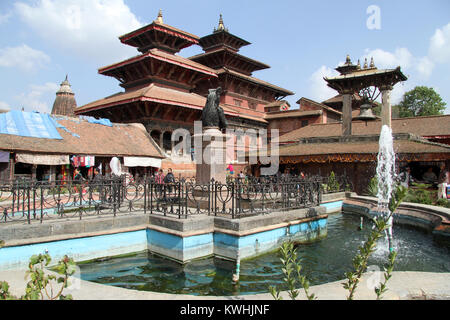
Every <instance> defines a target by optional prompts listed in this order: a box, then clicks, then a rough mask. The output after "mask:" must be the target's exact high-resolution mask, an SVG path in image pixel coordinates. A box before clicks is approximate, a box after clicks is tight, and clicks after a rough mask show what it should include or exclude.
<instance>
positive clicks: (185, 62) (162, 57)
mask: <svg viewBox="0 0 450 320" xmlns="http://www.w3.org/2000/svg"><path fill="white" fill-rule="evenodd" d="M146 59H156V60H159V61H163V62H167V63H170V64H175V65H179V66H181V67H183V68H187V69H190V70H193V71H197V72H201V73H204V74H207V75H209V76H212V77H217V74H216V71H215V70H214V69H211V68H209V67H207V66H204V65H202V64H199V63H197V62H195V61H192V60H189V59H186V58H183V57H181V56H176V55H171V54H168V53H165V52H162V51H160V50H158V49H152V50H150V51H148V52H147V53H144V54H141V55H138V56H134V57H132V58H129V59H127V60H124V61H121V62H118V63H115V64H111V65H108V66H105V67H102V68H99V69H98V73H99V74H103V75H108V74H107V73H108V72H110V71H114V70H118V69H120V68H126V67H127V66H128V65H130V64H132V63H136V62H141V61H143V60H146Z"/></svg>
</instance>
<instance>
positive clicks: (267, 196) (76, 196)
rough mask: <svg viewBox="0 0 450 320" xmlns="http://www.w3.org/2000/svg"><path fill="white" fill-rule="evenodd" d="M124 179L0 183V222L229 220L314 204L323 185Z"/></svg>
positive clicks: (304, 181) (294, 181)
mask: <svg viewBox="0 0 450 320" xmlns="http://www.w3.org/2000/svg"><path fill="white" fill-rule="evenodd" d="M126 181H127V180H126V179H123V178H115V179H108V180H100V181H89V182H73V181H72V182H63V181H56V182H53V183H44V182H40V181H17V180H16V181H4V182H2V183H0V223H7V222H12V221H26V222H28V223H31V221H33V220H37V221H41V222H42V221H43V220H44V219H46V220H47V219H61V218H73V217H76V218H79V219H82V218H83V217H89V216H101V215H114V216H115V215H117V214H123V213H130V212H143V213H145V214H147V213H148V214H161V215H166V216H175V217H178V218H186V217H188V216H189V215H195V214H206V215H216V216H224V217H229V218H233V219H234V218H240V217H244V216H251V215H258V214H265V213H269V212H272V211H283V210H292V209H298V208H308V207H313V206H317V205H319V204H320V202H321V196H322V193H323V192H324V189H323V184H324V183H323V181H322V180H321V179H317V178H314V179H312V178H310V179H297V178H293V177H289V178H283V177H262V178H245V179H239V178H235V179H230V180H228V181H227V183H219V182H215V181H211V182H210V183H206V184H198V183H196V181H195V180H194V179H187V180H186V179H181V180H176V181H175V182H174V183H169V184H158V183H157V182H156V181H155V180H154V179H153V178H148V179H147V178H145V179H143V180H142V181H140V182H137V183H127V182H126Z"/></svg>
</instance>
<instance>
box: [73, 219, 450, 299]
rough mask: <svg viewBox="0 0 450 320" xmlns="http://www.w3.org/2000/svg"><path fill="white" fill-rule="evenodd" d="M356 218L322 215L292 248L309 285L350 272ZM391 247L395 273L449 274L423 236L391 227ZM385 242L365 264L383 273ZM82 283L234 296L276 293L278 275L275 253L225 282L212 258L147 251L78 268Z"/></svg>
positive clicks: (446, 258) (223, 269)
mask: <svg viewBox="0 0 450 320" xmlns="http://www.w3.org/2000/svg"><path fill="white" fill-rule="evenodd" d="M358 226H359V218H358V217H355V216H351V215H345V214H333V215H329V217H328V236H327V237H326V238H325V239H323V240H320V241H317V242H314V243H311V244H306V245H299V246H297V251H298V255H299V257H300V258H301V259H302V270H303V274H305V275H306V276H307V278H308V280H309V281H310V284H311V285H317V284H322V283H326V282H331V281H337V280H342V279H344V277H345V276H344V273H345V272H347V271H351V270H352V264H351V260H352V258H353V256H354V255H355V254H356V252H357V250H358V246H360V245H362V243H363V242H364V241H365V240H366V239H367V235H368V234H369V232H370V224H369V222H368V221H366V225H365V228H364V229H363V230H362V231H358V230H357V229H358ZM394 249H395V250H396V251H397V252H398V256H397V259H396V264H395V269H394V270H396V271H428V272H450V248H449V247H448V246H445V245H443V244H439V243H436V242H435V241H433V239H432V236H431V235H430V234H428V233H425V232H423V231H420V230H417V229H410V228H406V227H402V226H394ZM388 253H389V250H388V244H387V241H386V240H380V242H379V243H378V246H377V250H376V252H375V253H374V254H373V255H372V256H371V258H370V260H369V265H372V266H377V267H378V268H379V269H380V270H383V265H384V264H385V263H386V262H387V256H388ZM79 266H80V268H81V278H82V279H83V280H89V281H94V282H98V283H103V284H108V285H113V286H119V287H124V288H129V289H137V290H146V291H155V292H165V293H183V294H193V295H237V294H254V293H263V292H268V286H270V285H272V286H273V285H277V286H279V287H280V288H281V289H284V288H283V286H282V284H283V283H282V273H281V262H280V257H279V255H278V252H272V253H268V254H265V255H262V256H259V257H257V258H254V259H248V260H243V261H241V267H240V281H239V283H238V284H237V285H233V283H232V281H231V279H232V275H233V273H234V271H235V268H236V266H235V264H234V263H232V262H230V261H224V260H221V259H217V258H208V259H202V260H197V261H193V262H190V263H187V264H185V265H181V264H178V263H176V262H174V261H170V260H168V259H164V258H161V257H158V256H156V255H153V254H151V253H148V252H141V253H137V254H134V255H129V256H126V257H120V258H109V259H103V260H97V261H91V262H88V263H82V264H80V265H79Z"/></svg>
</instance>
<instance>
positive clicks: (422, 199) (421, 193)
mask: <svg viewBox="0 0 450 320" xmlns="http://www.w3.org/2000/svg"><path fill="white" fill-rule="evenodd" d="M412 186H413V187H412V188H408V194H407V195H406V197H405V201H407V202H414V203H420V204H430V205H431V204H433V202H434V201H433V200H434V199H436V191H433V190H429V188H430V187H431V185H430V184H425V183H415V182H413V183H412Z"/></svg>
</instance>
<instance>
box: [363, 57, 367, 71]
mask: <svg viewBox="0 0 450 320" xmlns="http://www.w3.org/2000/svg"><path fill="white" fill-rule="evenodd" d="M363 68H364V69H367V58H365V59H364V66H363Z"/></svg>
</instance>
